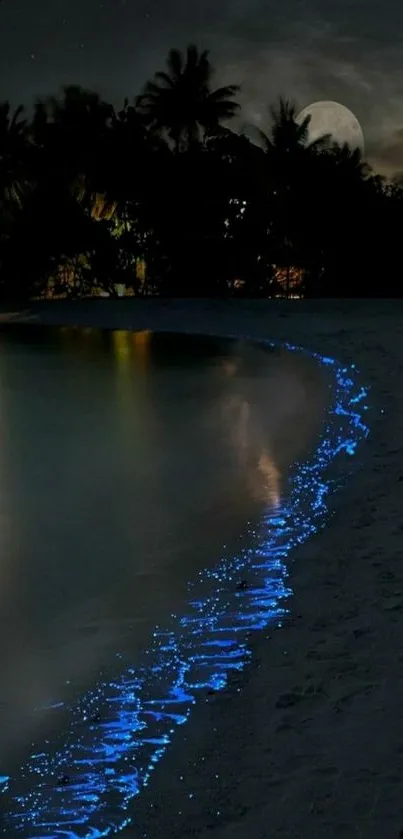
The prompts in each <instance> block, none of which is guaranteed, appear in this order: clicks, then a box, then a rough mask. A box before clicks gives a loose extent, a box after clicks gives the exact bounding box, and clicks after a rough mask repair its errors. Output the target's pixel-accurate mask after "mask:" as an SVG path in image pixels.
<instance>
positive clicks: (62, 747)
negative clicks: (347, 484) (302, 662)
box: [0, 336, 369, 839]
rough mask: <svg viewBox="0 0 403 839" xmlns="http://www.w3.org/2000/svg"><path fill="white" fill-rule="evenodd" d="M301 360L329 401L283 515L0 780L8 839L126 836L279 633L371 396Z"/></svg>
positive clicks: (204, 579) (265, 525)
mask: <svg viewBox="0 0 403 839" xmlns="http://www.w3.org/2000/svg"><path fill="white" fill-rule="evenodd" d="M231 337H233V336H231ZM261 343H263V342H261ZM265 343H266V345H268V346H272V347H274V344H273V343H271V342H265ZM286 348H287V349H288V350H290V351H293V352H295V351H299V352H304V351H303V350H301V348H299V347H294V346H292V345H286ZM308 354H309V355H311V356H313V357H314V358H316V360H317V362H318V363H319V364H320V365H324V366H328V367H331V368H332V370H333V373H334V388H333V400H332V405H331V408H330V409H329V412H328V416H327V421H326V424H325V427H324V430H323V434H322V437H321V441H320V444H319V446H318V448H317V450H316V452H315V455H314V457H313V458H312V459H311V461H310V462H309V463H304V464H296V466H295V470H294V472H293V474H292V475H291V477H290V486H289V492H288V495H287V498H288V501H287V504H286V506H284V507H282V509H281V510H278V511H276V513H273V512H270V513H269V514H267V515H266V516H264V517H263V520H262V522H261V527H259V529H257V530H250V532H249V534H248V535H249V541H248V546H247V547H245V548H244V549H243V550H241V551H240V553H239V554H238V555H237V556H235V557H233V558H232V559H224V560H222V561H221V562H220V563H219V564H218V565H217V566H216V567H215V568H214V569H213V570H211V569H210V570H206V571H204V572H202V573H200V575H199V577H198V578H197V580H196V581H194V582H192V583H191V584H189V600H188V605H187V609H186V611H185V613H184V614H183V615H181V616H175V615H172V618H171V622H170V625H169V627H165V628H164V629H160V628H156V630H155V632H154V635H153V639H152V642H151V644H150V647H149V649H148V650H146V652H145V657H144V663H143V665H142V666H141V667H139V668H136V669H133V668H132V667H130V665H129V664H128V663H126V662H125V661H124V659H123V657H122V658H121V671H120V674H119V675H118V676H116V677H115V678H114V680H113V681H104V682H103V681H100V682H99V683H98V684H97V685H96V687H95V688H94V689H93V690H91V691H89V692H88V693H86V694H85V695H84V696H83V697H82V698H81V700H80V701H79V702H78V703H77V704H76V705H75V707H73V708H72V709H71V715H70V724H69V727H68V730H67V731H66V730H65V731H64V732H63V734H62V735H61V736H60V738H59V741H58V742H57V743H54V742H53V743H49V742H45V743H44V744H43V749H42V750H41V751H40V752H36V753H34V754H31V755H30V757H29V759H28V760H27V761H26V762H25V763H24V765H23V766H22V767H21V770H20V773H19V775H18V777H13V778H10V777H8V776H4V775H3V776H1V775H0V792H2V793H3V796H2V802H3V805H4V807H3V812H4V813H5V815H4V816H3V821H2V822H1V830H2V833H3V834H5V835H7V836H8V837H9V838H10V839H11V837H12V836H16V837H17V836H21V837H23V839H41V838H42V839H45V837H46V839H49V837H53V839H62V837H63V839H98V837H103V836H112V835H113V834H115V833H117V832H118V831H120V830H122V829H123V828H124V827H125V826H127V825H128V824H129V823H130V821H131V814H132V812H133V808H131V809H130V810H129V806H130V804H131V802H132V799H133V798H134V796H136V795H138V794H139V793H140V792H141V790H142V788H144V787H145V786H146V785H147V784H148V783H149V780H150V778H151V776H152V771H153V769H154V767H155V765H156V763H157V762H158V761H159V760H160V758H161V757H162V756H163V754H164V752H165V750H166V749H167V747H168V745H169V743H170V741H171V739H172V736H173V735H174V733H175V730H176V728H177V726H179V725H182V724H183V723H185V722H186V721H187V719H188V718H189V716H190V713H191V710H192V706H193V705H194V704H195V702H196V701H197V698H198V697H201V696H203V695H205V694H206V691H208V690H220V689H222V688H224V687H225V686H226V685H227V682H228V679H229V677H230V676H231V674H233V673H234V672H235V671H240V670H242V669H243V668H244V667H245V665H246V664H247V662H248V660H249V658H250V655H251V653H250V650H249V648H248V639H249V636H250V634H251V632H252V631H254V630H259V629H263V628H264V627H266V626H267V625H268V624H278V625H281V621H282V619H283V618H284V616H285V615H286V614H287V611H288V608H287V605H286V603H285V601H286V599H287V598H288V597H289V595H290V594H291V590H290V588H289V586H288V585H287V579H288V569H287V566H286V559H287V557H288V555H289V554H290V552H291V551H292V549H293V548H294V547H295V546H296V545H298V544H301V543H303V542H305V541H306V540H307V539H308V538H309V537H310V536H312V535H313V534H314V533H315V532H317V531H318V530H319V529H320V528H322V527H323V526H324V524H325V522H326V515H327V512H328V510H327V498H328V495H329V493H330V492H331V491H332V490H333V489H334V488H335V487H336V486H337V485H338V482H335V480H334V479H331V478H330V475H329V474H328V467H329V466H330V464H331V463H332V462H333V461H334V460H335V459H336V458H338V457H340V456H342V455H354V454H355V453H356V450H357V447H358V445H359V443H360V442H361V441H362V440H363V439H365V438H366V437H367V435H368V433H369V427H368V425H367V423H366V421H365V412H366V411H367V410H368V406H367V404H366V398H367V392H368V391H367V389H366V388H365V387H364V386H363V385H362V384H360V381H359V375H358V372H357V370H356V368H355V366H354V365H351V366H350V367H348V368H347V367H344V366H342V365H340V364H339V363H338V362H337V361H335V360H334V359H332V358H326V357H324V356H321V355H319V354H313V353H308ZM242 578H245V579H247V583H248V584H247V587H245V588H242V587H241V588H240V587H238V586H237V583H239V581H240V580H241V579H242Z"/></svg>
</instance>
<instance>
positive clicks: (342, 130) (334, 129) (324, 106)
mask: <svg viewBox="0 0 403 839" xmlns="http://www.w3.org/2000/svg"><path fill="white" fill-rule="evenodd" d="M307 116H310V117H311V120H310V123H309V126H308V139H309V142H310V143H312V142H313V141H314V140H317V139H318V137H321V136H323V134H331V135H332V139H333V140H334V142H335V143H338V144H339V145H341V146H342V145H344V143H347V144H348V145H349V146H350V148H351V149H359V150H360V152H361V154H364V135H363V132H362V128H361V125H360V123H359V122H358V119H357V117H356V116H354V114H353V113H352V111H350V110H349V109H348V108H346V107H345V106H344V105H340V103H339V102H327V101H323V102H313V104H312V105H307V107H306V108H304V109H303V110H302V111H301V113H300V114H298V116H297V118H296V121H297V122H298V123H299V124H300V123H301V122H303V120H304V119H305V118H306V117H307Z"/></svg>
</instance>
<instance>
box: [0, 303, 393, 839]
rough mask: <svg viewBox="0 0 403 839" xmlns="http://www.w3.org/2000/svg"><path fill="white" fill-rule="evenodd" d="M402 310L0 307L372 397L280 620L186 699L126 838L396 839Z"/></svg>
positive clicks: (376, 306) (294, 563)
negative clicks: (249, 346)
mask: <svg viewBox="0 0 403 839" xmlns="http://www.w3.org/2000/svg"><path fill="white" fill-rule="evenodd" d="M402 316H403V302H402V301H395V300H394V301H379V300H375V301H362V300H361V301H358V300H357V301H354V300H352V301H332V300H329V301H319V300H318V301H232V302H231V301H229V302H225V301H222V302H221V301H208V302H203V301H168V302H167V301H158V300H144V301H141V300H134V299H130V298H129V299H126V300H117V301H109V300H95V301H75V302H66V303H65V302H62V301H60V302H59V301H58V302H54V303H52V302H46V303H39V302H38V303H33V304H32V305H30V306H26V307H24V310H23V311H21V313H20V312H19V310H18V308H17V307H15V306H13V307H12V309H10V311H8V310H7V308H6V307H4V306H3V307H2V314H1V315H0V320H1V319H2V320H8V319H10V320H11V319H12V320H15V321H17V322H18V321H19V322H26V323H29V322H32V323H33V324H35V323H44V324H46V323H48V324H53V325H80V326H97V327H104V328H113V329H153V330H157V329H158V330H164V331H189V332H199V333H206V332H208V333H212V334H217V335H226V334H233V335H241V336H249V337H252V338H256V339H258V338H265V339H269V340H273V341H284V342H290V343H292V344H297V345H301V346H303V347H305V348H306V349H308V350H312V351H315V352H320V353H325V354H328V355H329V356H332V357H335V358H336V359H337V360H339V361H341V362H343V363H346V364H351V363H355V364H356V365H357V367H358V369H359V371H360V375H361V380H362V383H363V384H364V385H365V386H369V387H370V388H371V391H370V394H369V400H368V401H369V404H370V406H371V412H370V425H371V434H370V437H369V439H368V440H367V441H366V442H365V443H363V444H362V446H361V448H360V450H359V452H358V454H357V459H358V461H359V468H358V469H357V470H356V471H355V473H354V474H353V476H352V477H351V479H350V481H349V482H348V483H347V485H346V487H345V488H344V489H343V490H342V491H340V492H339V493H338V494H336V495H335V496H332V498H331V509H332V513H333V515H332V517H330V518H329V522H328V526H327V527H326V528H325V529H324V530H323V531H322V532H321V533H320V534H319V535H317V536H315V537H313V538H312V539H311V540H309V541H308V542H307V543H305V544H304V545H303V546H301V547H300V548H298V549H297V550H295V551H294V553H293V555H292V557H290V571H291V576H290V585H291V587H292V589H293V592H294V594H293V597H292V598H291V600H290V602H289V608H290V617H289V618H288V619H287V621H286V622H285V624H284V626H283V627H282V628H281V629H273V630H271V631H265V632H263V633H262V634H256V635H255V637H254V638H253V640H252V645H251V648H252V651H253V656H252V662H251V664H250V666H249V667H247V668H246V669H245V670H244V671H243V672H242V673H241V674H239V675H238V676H237V678H236V679H234V678H233V679H232V680H231V682H230V685H229V689H228V690H226V691H223V692H221V693H217V694H215V695H212V696H210V697H208V699H207V700H206V701H204V702H200V703H198V704H197V705H196V707H195V709H194V712H193V713H192V716H191V720H190V722H189V723H188V724H186V725H185V726H183V727H182V728H181V729H180V730H179V731H178V732H177V733H176V735H175V738H174V740H173V742H172V745H171V747H170V748H169V750H168V751H167V753H166V755H165V756H164V758H163V759H162V760H161V761H160V763H159V764H158V765H157V767H156V769H155V772H154V775H153V778H152V782H150V786H149V788H148V789H147V790H145V791H144V792H142V794H141V796H140V797H139V799H138V800H137V801H135V802H134V804H133V825H132V827H131V828H129V829H128V830H127V831H126V834H124V835H126V836H127V837H133V839H134V837H149V838H150V839H154V837H158V839H173V837H178V836H180V837H181V839H187V838H188V837H200V839H204V837H205V836H207V835H208V836H214V837H215V839H230V837H231V839H241V837H245V836H251V837H253V839H263V838H264V839H271V837H281V838H282V839H286V837H287V839H325V837H329V839H330V837H343V839H350V837H351V839H353V837H356V836H358V837H362V838H363V839H379V837H380V836H382V837H383V838H384V839H395V838H396V839H397V837H399V835H402V836H403V805H402V794H401V789H400V783H401V777H402V774H403V631H402V630H403V561H402V559H401V546H402V536H403V522H402V514H401V510H402V508H403V388H402V384H401V382H402V375H403V321H402ZM399 511H400V512H399ZM400 831H402V833H401V832H400Z"/></svg>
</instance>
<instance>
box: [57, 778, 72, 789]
mask: <svg viewBox="0 0 403 839" xmlns="http://www.w3.org/2000/svg"><path fill="white" fill-rule="evenodd" d="M69 781H70V778H69V776H68V775H59V777H58V779H57V781H56V785H57V786H58V787H65V786H67V784H68V783H69Z"/></svg>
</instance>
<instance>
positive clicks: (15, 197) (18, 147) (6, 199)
mask: <svg viewBox="0 0 403 839" xmlns="http://www.w3.org/2000/svg"><path fill="white" fill-rule="evenodd" d="M23 110H24V109H23V107H22V106H20V107H19V108H17V110H16V111H14V113H11V108H10V103H9V102H3V103H2V104H0V211H1V213H2V216H3V218H4V217H6V216H7V215H8V214H9V212H10V211H11V213H12V214H13V213H14V212H15V210H20V209H21V207H22V204H23V199H24V196H25V194H26V191H27V189H28V186H29V173H28V149H29V138H28V128H27V121H26V120H25V119H23V118H22V114H23Z"/></svg>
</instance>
